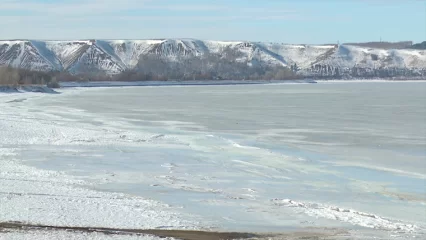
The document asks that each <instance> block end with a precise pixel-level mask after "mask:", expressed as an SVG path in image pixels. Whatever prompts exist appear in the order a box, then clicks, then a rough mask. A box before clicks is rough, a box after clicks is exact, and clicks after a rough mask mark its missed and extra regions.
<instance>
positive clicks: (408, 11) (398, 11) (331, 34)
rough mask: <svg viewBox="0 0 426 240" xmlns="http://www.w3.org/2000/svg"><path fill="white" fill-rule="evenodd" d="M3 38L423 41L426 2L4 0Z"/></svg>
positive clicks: (0, 5) (0, 3)
mask: <svg viewBox="0 0 426 240" xmlns="http://www.w3.org/2000/svg"><path fill="white" fill-rule="evenodd" d="M0 29H1V30H0V39H88V38H97V39H149V38H198V39H212V40H249V41H268V42H283V43H308V44H315V43H335V42H337V41H340V42H361V41H379V40H380V38H382V40H384V41H400V40H413V41H415V42H420V41H424V40H426V1H425V0H0Z"/></svg>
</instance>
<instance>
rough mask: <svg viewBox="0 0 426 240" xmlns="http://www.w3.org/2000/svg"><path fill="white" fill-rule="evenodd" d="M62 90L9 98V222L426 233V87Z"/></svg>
mask: <svg viewBox="0 0 426 240" xmlns="http://www.w3.org/2000/svg"><path fill="white" fill-rule="evenodd" d="M60 92H61V94H41V93H7V94H6V93H3V94H1V93H0V222H23V223H29V224H34V225H48V226H65V227H92V228H116V229H117V228H118V229H178V230H179V229H180V230H192V229H199V230H213V231H241V232H264V233H268V232H276V233H285V232H292V231H306V230H307V229H309V230H312V229H316V230H318V231H324V230H326V229H339V231H340V230H341V231H342V232H345V234H346V235H345V237H346V238H342V239H347V238H350V239H424V238H425V237H426V212H425V205H426V188H425V181H426V124H425V122H426V106H425V103H426V82H371V83H369V82H356V83H341V82H335V83H330V82H329V83H327V84H324V83H319V84H271V85H235V86H151V87H149V86H145V87H114V88H112V87H110V88H102V87H99V88H64V89H61V90H60ZM49 234H50V235H49ZM37 236H41V237H37ZM48 236H49V237H48ZM106 237H108V238H111V239H132V238H135V239H157V238H156V237H154V236H122V235H116V236H115V235H108V236H107V235H103V234H102V233H78V232H69V231H64V232H61V231H56V232H52V231H47V230H37V231H20V230H19V231H18V230H13V231H7V232H4V233H2V232H1V228H0V239H20V238H27V239H31V238H33V239H34V238H37V239H64V238H67V239H87V238H88V239H107V238H106ZM336 239H340V238H338V237H336Z"/></svg>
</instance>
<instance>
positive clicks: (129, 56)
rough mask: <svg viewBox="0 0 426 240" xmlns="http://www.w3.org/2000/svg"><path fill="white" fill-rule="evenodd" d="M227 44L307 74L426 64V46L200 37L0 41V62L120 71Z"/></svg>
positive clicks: (253, 58)
mask: <svg viewBox="0 0 426 240" xmlns="http://www.w3.org/2000/svg"><path fill="white" fill-rule="evenodd" d="M227 49H230V50H233V51H236V52H238V53H240V54H239V56H238V57H237V58H236V59H235V61H241V62H247V63H248V64H250V65H253V64H254V65H256V64H262V65H281V66H294V65H297V69H299V70H301V73H304V74H307V72H312V71H314V69H315V68H316V69H315V71H316V72H321V74H326V75H333V74H336V70H335V69H336V68H339V69H345V68H353V67H362V68H370V69H382V68H398V69H424V68H425V66H426V51H425V50H414V49H395V50H392V49H390V50H385V49H373V48H367V47H360V46H349V45H340V46H338V45H289V44H281V43H260V42H243V41H241V42H224V41H203V40H196V39H158V40H76V41H34V40H11V41H0V65H9V66H13V67H20V68H26V69H31V70H37V71H63V70H65V71H68V72H70V73H73V74H78V73H83V72H88V71H90V72H93V71H95V72H97V71H99V72H104V73H108V74H117V73H120V72H122V71H124V70H127V69H133V68H135V66H136V65H137V63H138V60H139V58H140V56H141V55H145V54H156V55H159V56H162V57H164V58H166V59H168V60H169V61H178V60H179V59H180V58H184V57H199V56H202V55H204V54H208V53H215V54H220V53H222V52H223V51H225V50H227ZM324 69H325V70H324ZM337 71H339V70H337ZM340 71H341V70H340Z"/></svg>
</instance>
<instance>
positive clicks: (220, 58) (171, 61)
mask: <svg viewBox="0 0 426 240" xmlns="http://www.w3.org/2000/svg"><path fill="white" fill-rule="evenodd" d="M236 59H243V55H242V53H240V52H238V51H235V50H233V49H231V48H227V49H225V50H224V51H222V52H221V54H214V53H209V54H204V55H201V56H176V57H174V58H170V57H164V56H161V55H158V54H155V53H151V54H146V55H142V56H140V58H139V61H138V63H137V65H136V66H135V68H134V69H129V70H126V71H124V72H122V73H120V74H118V75H113V76H108V75H106V74H104V73H101V72H98V73H96V72H92V73H91V74H87V73H86V74H82V75H77V76H75V78H79V79H90V80H91V81H105V80H106V81H108V80H111V81H148V80H157V81H166V80H222V79H226V80H286V79H296V78H299V77H298V76H297V75H296V74H295V71H292V69H290V68H287V67H284V66H267V65H262V64H257V63H254V64H250V63H248V62H247V61H238V60H236ZM60 80H61V81H66V80H65V79H63V78H62V77H61V78H60Z"/></svg>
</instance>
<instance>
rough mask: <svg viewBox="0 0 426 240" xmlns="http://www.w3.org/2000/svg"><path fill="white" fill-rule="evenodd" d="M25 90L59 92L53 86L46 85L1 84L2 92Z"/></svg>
mask: <svg viewBox="0 0 426 240" xmlns="http://www.w3.org/2000/svg"><path fill="white" fill-rule="evenodd" d="M24 92H38V93H51V94H52V93H58V92H57V91H55V90H53V89H52V88H49V87H46V86H31V85H30V86H17V87H13V86H0V93H24Z"/></svg>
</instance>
